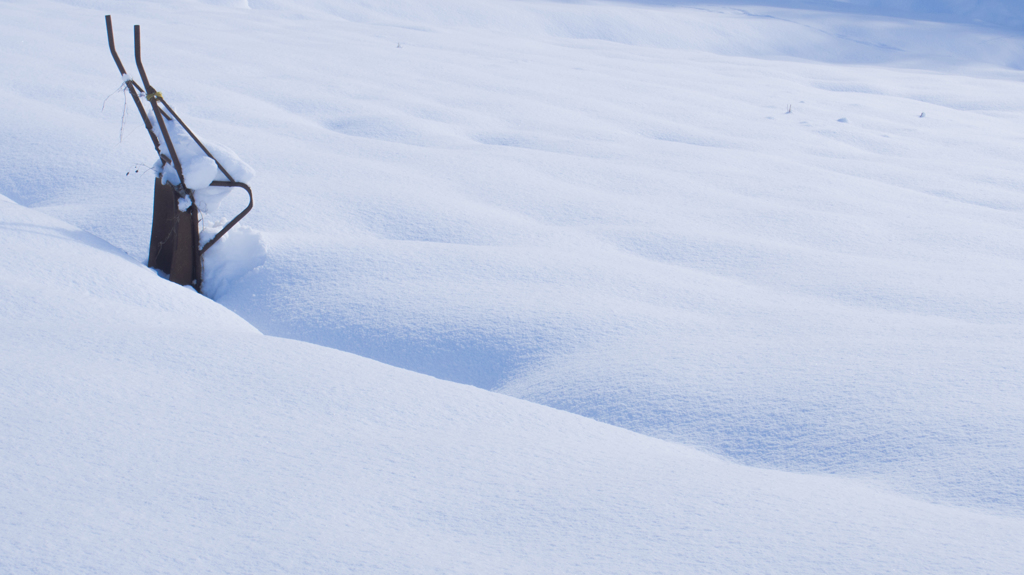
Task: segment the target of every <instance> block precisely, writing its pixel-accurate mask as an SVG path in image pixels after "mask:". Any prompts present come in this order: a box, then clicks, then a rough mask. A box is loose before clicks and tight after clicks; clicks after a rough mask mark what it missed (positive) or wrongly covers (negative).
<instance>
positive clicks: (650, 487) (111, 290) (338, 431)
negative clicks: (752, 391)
mask: <svg viewBox="0 0 1024 575" xmlns="http://www.w3.org/2000/svg"><path fill="white" fill-rule="evenodd" d="M0 245H3V246H4V249H3V250H0V270H3V273H2V274H0V294H2V297H0V314H2V317H3V318H4V326H3V330H2V331H0V351H2V353H0V381H2V382H3V385H2V386H0V461H2V465H0V572H3V573H88V572H103V573H140V572H175V573H181V572H188V573H253V572H258V573H339V572H358V573H367V572H381V573H540V572H544V573H569V572H587V573H679V572H688V573H736V572H752V571H757V572H773V571H777V572H787V573H820V572H823V571H824V572H882V571H898V572H906V573H911V572H920V573H934V572H941V571H947V572H953V571H969V572H972V573H1006V572H1009V571H1011V570H1012V569H1013V566H1014V565H1015V564H1019V560H1020V550H1019V548H1018V547H1017V546H1016V545H1015V544H1016V543H1017V542H1019V541H1020V540H1021V538H1022V537H1024V521H1021V520H1020V519H1010V518H1000V517H995V516H991V515H982V514H978V513H974V512H971V511H966V510H962V509H956V508H950V507H943V506H937V505H929V504H924V503H920V502H918V501H915V500H912V499H908V498H905V497H899V496H894V495H891V494H887V493H884V492H878V491H875V490H871V489H869V488H866V487H864V486H862V485H859V484H857V483H855V482H852V481H848V480H841V479H835V478H828V477H814V476H803V475H798V474H792V473H781V472H776V471H767V470H760V469H753V468H746V467H742V466H740V465H737V464H734V463H728V462H725V461H722V460H719V459H715V458H713V457H710V456H708V455H704V454H701V453H699V452H697V451H695V450H693V449H691V448H687V447H683V446H680V445H677V444H673V443H669V442H665V441H661V440H657V439H652V438H648V437H644V436H642V435H637V434H634V433H631V432H628V431H626V430H622V429H619V428H615V427H612V426H608V425H604V424H601V423H598V422H595V421H592V420H589V419H585V418H583V417H579V416H576V415H572V414H568V413H565V412H560V411H556V410H553V409H549V408H546V407H542V406H538V405H534V404H531V403H527V402H524V401H519V400H516V399H512V398H507V397H504V396H501V395H498V394H493V393H488V392H486V391H482V390H478V389H476V388H473V387H469V386H463V385H459V384H454V383H450V382H444V381H439V380H436V379H433V378H430V377H427V376H423V375H419V374H415V373H411V372H407V371H403V370H400V369H396V368H393V367H390V366H386V365H383V364H379V363H376V362H374V361H372V360H368V359H364V358H360V357H357V356H354V355H350V354H347V353H343V352H339V351H335V350H332V349H328V348H324V347H319V346H315V345H311V344H307V343H302V342H296V341H291V340H285V339H279V338H274V337H268V336H263V335H260V334H259V333H258V332H256V330H254V329H253V328H252V327H251V326H249V325H247V324H246V323H245V322H244V321H242V320H241V319H240V318H238V317H237V316H235V315H233V314H231V313H230V312H227V311H226V310H224V309H223V308H222V307H220V306H218V305H216V304H215V303H213V302H211V301H209V300H207V299H205V298H203V297H202V296H199V295H197V294H195V293H194V292H192V291H191V290H189V289H185V288H180V287H177V286H175V285H173V284H170V283H168V282H166V281H164V280H161V279H159V278H158V277H157V276H156V274H154V273H153V272H152V271H150V270H147V269H146V268H144V267H142V266H141V265H140V264H138V263H136V262H134V261H132V260H131V259H130V258H128V257H127V256H126V255H125V254H123V253H121V252H120V251H119V250H117V249H115V248H113V247H112V246H110V245H108V244H106V243H105V242H102V241H100V240H98V239H96V238H95V237H93V236H91V235H89V234H87V233H85V232H82V231H80V230H78V229H76V228H74V227H72V226H69V225H67V224H64V223H63V222H60V221H59V220H55V219H53V218H51V217H48V216H44V215H41V214H39V213H38V212H36V211H33V210H29V209H26V208H24V207H21V206H17V205H16V204H14V203H13V202H9V201H8V200H6V198H3V197H0Z"/></svg>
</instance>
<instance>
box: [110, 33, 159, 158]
mask: <svg viewBox="0 0 1024 575" xmlns="http://www.w3.org/2000/svg"><path fill="white" fill-rule="evenodd" d="M106 20H107V44H109V45H110V55H111V56H113V57H114V63H115V64H117V70H118V71H119V72H121V79H122V80H123V81H124V83H125V86H126V87H127V88H128V91H129V92H131V94H132V101H134V102H135V107H136V108H138V110H139V115H140V116H142V123H143V124H145V125H146V131H147V132H149V138H150V139H151V140H153V147H154V148H156V153H157V154H159V153H160V140H159V139H158V138H157V137H156V132H154V131H153V123H152V122H150V121H149V117H148V116H147V115H146V109H145V108H143V107H142V100H140V99H139V94H138V93H137V92H136V91H135V82H133V81H132V80H124V78H125V76H127V75H128V73H127V72H125V70H124V64H122V63H121V58H120V57H119V56H118V55H117V49H116V48H114V23H113V21H112V20H111V19H110V15H109V14H108V15H107V17H106Z"/></svg>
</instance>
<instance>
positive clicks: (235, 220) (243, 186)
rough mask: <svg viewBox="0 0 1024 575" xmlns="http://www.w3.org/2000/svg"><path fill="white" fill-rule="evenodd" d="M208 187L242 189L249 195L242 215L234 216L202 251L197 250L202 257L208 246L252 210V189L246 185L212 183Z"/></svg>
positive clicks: (238, 183) (240, 183)
mask: <svg viewBox="0 0 1024 575" xmlns="http://www.w3.org/2000/svg"><path fill="white" fill-rule="evenodd" d="M210 185H211V186H219V187H222V188H242V189H244V190H245V192H246V193H247V194H249V205H248V206H246V207H245V209H244V210H242V213H240V214H238V215H237V216H235V218H234V219H233V220H231V221H230V222H228V223H227V225H225V226H224V227H223V228H221V230H220V231H219V232H217V235H215V236H213V239H212V240H210V241H208V242H206V245H205V246H203V249H201V250H199V255H203V254H204V253H206V250H208V249H210V246H212V245H213V244H214V243H216V242H217V240H219V239H220V238H221V237H222V236H223V235H224V234H226V233H228V230H230V229H231V228H233V227H234V226H235V224H237V223H238V222H239V221H240V220H241V219H242V218H244V217H245V215H246V214H248V213H249V210H251V209H252V188H250V187H249V186H247V185H246V184H243V183H242V182H221V181H213V182H210Z"/></svg>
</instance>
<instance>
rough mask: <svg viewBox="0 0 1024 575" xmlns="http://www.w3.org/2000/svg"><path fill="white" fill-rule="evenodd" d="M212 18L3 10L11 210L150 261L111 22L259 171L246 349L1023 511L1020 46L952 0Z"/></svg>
mask: <svg viewBox="0 0 1024 575" xmlns="http://www.w3.org/2000/svg"><path fill="white" fill-rule="evenodd" d="M769 3H770V2H769ZM215 4H216V3H215ZM215 4H210V3H203V2H186V1H180V2H162V3H140V2H128V1H113V2H105V1H101V0H75V1H68V2H63V3H55V2H49V1H41V2H6V3H4V4H3V10H4V15H5V18H4V19H3V21H2V22H0V48H2V52H0V57H2V58H3V69H4V70H5V82H4V83H2V84H0V106H2V109H4V110H17V111H18V113H16V114H3V115H2V116H0V122H2V130H0V134H3V136H0V138H2V139H0V192H2V193H4V194H7V195H9V196H10V197H12V198H14V199H15V200H16V201H18V202H19V203H21V204H23V205H28V206H33V207H36V208H38V209H39V210H41V211H43V212H45V213H47V214H50V215H53V216H56V217H59V218H61V219H63V220H66V221H70V222H72V223H74V224H75V225H77V226H79V227H80V228H83V229H86V230H88V231H89V232H92V233H94V234H96V235H98V236H100V237H102V238H104V239H106V240H108V241H110V242H111V243H112V244H114V245H117V246H119V247H122V248H123V249H125V250H127V251H128V252H129V253H130V254H131V255H132V256H133V257H135V258H136V259H144V258H145V254H146V242H147V241H148V237H149V218H150V211H151V209H152V204H151V202H152V197H151V192H150V191H149V190H150V186H151V185H152V178H153V173H152V172H151V171H147V168H146V166H149V165H151V163H152V160H153V151H152V149H151V146H150V143H149V140H148V137H147V136H146V134H145V131H144V130H143V129H142V127H141V122H140V121H139V120H138V119H136V118H134V117H133V116H131V112H132V110H131V108H130V107H129V109H128V112H129V115H128V116H127V123H126V125H125V129H124V141H123V142H121V143H119V141H118V137H119V126H120V122H121V118H122V111H123V108H122V104H123V103H124V102H123V96H122V95H121V94H120V93H119V92H118V91H117V82H118V78H117V75H116V71H115V70H114V68H113V63H112V62H111V61H110V59H109V55H108V54H107V52H106V44H105V37H104V35H103V28H102V15H103V14H104V13H112V14H113V15H114V22H115V25H116V26H117V33H118V38H119V39H120V40H119V41H120V47H121V51H122V56H125V55H127V54H130V37H131V36H130V34H131V28H130V25H131V24H133V23H140V24H142V25H143V55H144V59H145V61H146V64H147V71H148V73H149V75H150V77H151V79H152V80H153V82H154V84H155V86H156V88H157V89H158V90H162V91H163V93H164V94H165V96H166V97H167V99H168V101H169V102H170V103H171V105H173V106H174V107H175V109H176V110H177V111H178V112H179V113H180V114H181V115H182V117H183V118H184V119H185V120H186V121H187V122H188V123H189V125H190V126H191V127H192V128H194V129H196V130H197V131H199V133H200V134H202V135H206V134H209V135H211V136H212V137H214V138H215V139H216V140H218V141H221V142H224V143H226V144H228V145H230V146H231V147H232V148H234V149H235V150H237V151H238V152H239V155H240V157H243V158H245V159H246V161H248V162H249V163H251V164H252V165H254V166H256V167H257V169H258V171H259V177H258V178H256V179H254V180H253V181H252V184H253V187H254V189H255V191H256V209H255V211H254V212H253V213H252V214H251V215H250V216H249V217H248V218H247V219H246V220H245V222H246V225H248V226H250V228H251V229H252V230H259V232H260V233H261V234H262V239H261V238H260V237H256V239H257V240H258V241H255V242H254V241H251V240H252V239H253V237H254V236H250V235H247V234H248V232H246V233H244V234H239V236H238V238H239V239H240V240H241V242H240V243H238V244H235V245H236V246H237V250H238V253H242V254H248V255H247V258H246V259H245V261H247V262H249V263H248V264H246V265H234V264H229V267H230V270H227V273H226V274H224V275H222V276H218V274H220V272H219V271H214V270H218V269H221V267H220V264H218V265H212V266H211V262H210V261H208V262H207V267H208V268H210V271H211V274H209V275H208V276H207V281H208V282H209V283H208V285H209V286H210V287H211V289H213V290H214V291H212V292H210V293H211V294H212V295H214V297H216V298H217V300H218V301H219V302H220V303H223V304H224V305H226V306H228V307H229V308H231V309H232V310H234V311H236V312H237V313H239V314H240V315H241V316H242V317H244V318H246V319H247V320H249V321H250V322H251V323H252V324H254V325H256V326H257V327H258V328H260V329H261V330H263V331H264V332H265V333H269V334H273V335H280V336H286V337H292V338H297V339H302V340H306V341H310V342H314V343H318V344H323V345H325V346H328V347H334V348H337V349H341V350H345V351H351V352H355V353H357V354H360V355H364V356H367V357H370V358H373V359H377V360H380V361H383V362H386V363H390V364H393V365H396V366H399V367H404V368H408V369H411V370H414V371H419V372H423V373H426V374H429V375H433V376H437V377H440V378H443V379H449V380H454V381H458V382H462V383H469V384H473V385H476V386H478V387H483V388H487V389H492V390H498V391H501V392H504V393H506V394H510V395H514V396H518V397H521V398H525V399H529V400H531V401H535V402H540V403H545V404H548V405H550V406H554V407H558V408H560V409H564V410H568V411H572V412H575V413H578V414H583V415H586V416H589V417H592V418H595V419H598V420H601V421H605V422H609V423H613V424H615V425H618V426H621V427H625V428H627V429H631V430H634V431H639V432H642V433H646V434H649V435H652V436H655V437H660V438H665V439H670V440H675V441H678V442H681V443H685V444H689V445H695V446H698V447H700V448H702V449H705V450H707V451H711V452H714V453H717V454H720V455H725V456H727V457H729V458H731V459H733V460H735V461H739V462H744V463H750V464H754V465H756V466H760V467H772V468H777V469H786V470H798V471H804V472H809V473H811V474H820V473H829V474H836V475H843V476H848V477H857V478H859V480H861V481H863V482H865V483H868V484H871V485H873V486H874V488H878V489H892V490H895V491H898V492H901V493H903V494H910V495H912V496H914V497H917V498H921V499H925V500H929V501H933V502H935V501H937V502H942V503H945V504H955V505H960V506H964V507H970V508H974V509H975V510H981V511H983V512H985V513H992V514H996V515H998V514H1003V515H1012V516H1020V515H1022V514H1024V483H1022V482H1024V467H1022V466H1024V463H1022V461H1024V441H1022V439H1024V420H1022V417H1024V416H1022V413H1024V411H1022V407H1024V387H1022V386H1021V385H1020V382H1021V381H1022V380H1024V364H1022V362H1024V358H1022V355H1021V354H1020V350H1021V349H1022V348H1024V345H1022V341H1024V328H1022V327H1021V326H1022V324H1021V320H1022V319H1024V299H1022V297H1024V296H1022V294H1024V290H1022V288H1024V279H1022V278H1024V263H1022V261H1021V255H1020V254H1021V253H1024V245H1022V244H1024V240H1022V234H1021V229H1022V227H1024V225H1022V223H1024V222H1022V217H1021V213H1022V208H1024V196H1022V190H1024V181H1022V177H1021V175H1020V174H1021V160H1020V158H1021V157H1024V156H1022V152H1024V146H1022V145H1021V142H1020V140H1019V134H1020V133H1022V128H1024V115H1022V111H1024V105H1022V103H1021V102H1022V100H1021V98H1020V93H1021V92H1020V85H1021V80H1024V74H1022V73H1021V72H1020V71H1019V69H1020V68H1021V67H1022V66H1024V42H1022V39H1021V36H1020V34H1019V32H1016V31H1014V29H1012V28H1007V27H999V26H992V25H990V26H988V27H972V26H969V25H966V24H965V23H969V22H970V21H971V20H973V19H975V18H980V16H978V14H979V13H977V12H971V11H970V10H960V9H961V8H965V7H966V6H967V5H966V4H963V3H956V2H935V3H929V6H932V7H934V10H930V12H929V14H923V13H921V12H911V11H904V12H898V13H897V12H894V11H893V10H896V8H891V7H895V6H897V5H898V6H902V7H903V8H899V10H904V9H906V10H910V9H918V10H920V9H921V7H922V6H924V4H922V3H913V4H911V3H892V4H887V5H883V4H881V3H867V2H855V3H849V4H850V6H852V7H853V8H856V9H858V10H860V12H861V13H859V14H857V15H852V14H849V13H843V12H837V11H834V10H831V9H832V8H837V7H839V6H837V4H836V3H831V2H828V3H825V2H822V3H820V4H816V6H818V7H821V8H828V9H830V10H828V11H802V10H796V9H794V7H798V6H796V4H795V3H783V2H778V3H777V4H785V5H784V6H781V7H780V6H742V7H730V6H724V5H712V6H704V5H700V6H698V5H692V6H690V5H677V4H678V3H674V2H665V3H661V4H660V5H655V4H658V3H656V2H652V3H649V4H645V3H630V2H615V3H612V2H609V3H562V2H540V1H522V2H513V1H500V0H492V1H473V2H468V1H461V0H450V1H447V2H431V1H420V2H412V1H396V2H388V3H384V4H376V3H375V4H372V5H371V4H370V3H365V2H355V1H334V2H323V1H315V0H310V1H308V2H297V1H296V2H290V1H286V0H260V1H257V0H253V1H252V2H250V3H249V7H250V8H251V9H248V10H241V9H234V8H233V7H231V6H227V5H226V4H216V5H215ZM885 6H890V8H891V9H890V8H886V7H885ZM978 6H981V7H983V8H985V9H986V10H988V12H986V14H988V15H989V16H991V15H992V14H996V13H997V8H998V9H1000V10H1002V11H1003V12H1005V13H1006V17H1005V18H1002V17H1001V20H1000V21H998V22H997V21H995V20H993V19H992V18H988V16H985V15H984V14H983V15H982V16H985V18H988V20H985V18H982V20H984V21H985V22H986V23H987V24H1008V25H1011V26H1012V25H1013V18H1014V17H1015V15H1016V16H1019V13H1020V7H1019V6H1018V5H1017V4H1016V3H1011V2H1005V3H1001V4H996V3H985V4H984V5H981V4H979V5H978ZM915 7H916V8H915ZM944 7H945V8H944ZM839 8H841V7H839ZM872 9H874V10H875V11H874V12H873V13H872V12H871V10H872ZM943 10H944V11H943ZM938 12H941V14H938ZM915 14H917V15H927V16H928V17H929V18H930V20H929V21H913V20H901V19H895V18H892V17H891V16H894V15H895V16H914V15H915ZM939 20H944V21H945V22H943V21H939ZM950 22H953V23H950ZM956 22H960V23H959V24H958V23H956ZM108 96H109V99H108ZM105 99H107V100H106V105H105V108H104V109H103V110H102V111H101V109H100V107H101V105H102V103H103V102H104V100H105ZM790 110H791V113H787V111H790ZM840 119H846V120H847V122H839V120H840ZM136 166H143V167H142V168H139V169H138V173H136V171H135V170H136V169H137V168H136ZM125 172H127V173H128V175H129V177H125ZM243 196H244V194H243V193H241V192H239V191H235V192H233V193H231V194H230V195H229V196H228V197H227V198H226V199H225V200H224V203H223V205H222V207H221V208H220V209H219V213H216V214H210V216H209V221H210V222H211V225H213V222H219V221H223V219H224V218H226V217H230V216H231V215H233V214H234V213H237V212H238V211H239V210H240V209H241V208H242V207H244V205H245V199H244V197H243ZM239 231H241V230H239ZM233 234H234V232H232V235H233ZM229 237H230V236H229ZM230 245H231V244H229V243H225V246H224V247H229V246H230ZM211 254H212V250H211ZM229 261H231V262H235V260H234V259H233V258H224V259H222V260H221V263H225V264H226V263H227V262H229ZM261 262H262V264H261ZM247 266H251V267H256V268H257V269H255V270H254V271H252V272H249V273H246V271H247ZM218 278H219V279H218ZM214 280H216V281H214ZM214 285H215V286H216V287H215V288H214V287H213V286H214ZM268 353H269V352H268ZM314 359H315V358H312V356H310V357H307V358H306V359H305V360H304V361H314ZM268 361H270V360H269V359H268ZM260 365H263V364H260ZM282 369H287V365H286V366H284V367H282ZM368 369H369V368H368ZM256 373H258V372H255V371H254V372H250V374H249V375H250V376H254V374H256ZM273 373H280V372H276V371H275V372H273ZM425 381H428V380H425V379H419V378H414V379H411V380H409V382H410V383H409V385H411V386H415V385H424V386H427V389H428V390H434V389H435V388H434V387H431V386H430V384H426V383H423V382H425ZM416 397H422V396H416ZM481 397H483V396H481ZM300 403H301V402H300ZM517 405H518V404H517ZM659 445H660V444H659ZM510 449H511V448H510ZM517 464H523V463H522V461H521V460H518V462H517ZM609 465H615V464H614V463H609ZM730 469H742V468H732V467H730ZM297 473H298V471H297ZM566 473H570V472H569V471H567V472H566ZM737 473H738V472H737ZM786 477H794V476H792V475H786ZM509 481H511V482H513V483H514V481H515V480H511V479H510V480H509ZM423 489H424V492H430V489H432V488H427V487H424V488H423ZM680 496H681V495H680ZM695 497H698V498H699V495H695ZM822 501H824V500H823V499H822V500H814V501H812V502H809V503H807V507H806V508H805V509H806V510H807V511H806V512H807V513H812V512H818V511H821V509H820V508H818V507H816V506H818V505H822V504H823V503H822ZM900 501H904V500H902V499H900ZM439 509H440V508H439ZM531 509H533V508H531ZM802 509H804V508H802ZM894 509H895V510H894V511H893V513H894V514H895V516H900V515H901V514H903V513H905V512H906V508H905V507H900V506H897V507H895V508H894ZM235 511H236V508H235V507H231V508H229V509H228V510H226V511H225V512H224V515H223V516H222V517H225V518H234V517H237V516H236V515H234V514H233V513H234V512H235ZM435 511H437V510H435ZM795 513H796V515H800V513H802V512H800V513H797V512H795ZM431 516H432V517H434V518H435V520H436V521H437V522H438V523H440V522H443V521H444V519H445V517H444V515H443V513H441V512H440V511H437V513H435V514H433V515H431ZM737 517H738V516H737ZM804 517H805V519H806V517H809V516H808V515H805V516H804ZM986 520H992V521H995V519H992V518H991V517H988V519H986ZM722 521H723V523H721V525H730V523H729V521H730V520H729V519H728V518H725V519H722ZM736 521H737V525H738V524H740V523H742V520H740V519H736ZM808 521H810V520H808ZM356 523H357V522H353V523H352V524H353V525H355V524H356ZM375 525H376V524H375ZM552 525H554V523H552ZM763 525H764V524H762V526H763ZM862 526H863V528H864V529H865V530H867V529H873V527H871V526H870V525H869V524H867V523H865V524H862ZM819 527H820V525H817V524H816V525H815V526H814V529H817V528H819ZM851 528H852V527H851ZM552 530H557V529H555V528H552ZM285 531H287V530H285ZM883 532H884V531H883ZM1011 532H1012V530H1011ZM865 533H866V531H865ZM964 533H965V534H967V538H966V539H965V541H968V542H970V541H973V539H971V534H974V533H975V531H973V530H971V529H967V528H965V529H964ZM977 533H982V534H984V533H987V531H986V530H985V529H980V530H977ZM1012 533H1015V532H1012ZM633 535H635V536H636V537H643V536H649V535H650V534H649V533H648V532H643V533H633ZM920 537H921V539H920V540H919V542H920V543H921V546H920V547H915V546H911V547H912V548H914V549H925V548H928V549H931V548H932V545H933V543H934V542H935V541H943V539H942V538H941V537H940V536H935V535H933V534H932V532H929V533H926V534H922V535H921V536H920ZM981 537H982V535H979V539H978V540H979V541H981V540H982V539H981ZM430 540H431V539H430V537H429V536H424V538H423V539H421V540H420V541H423V542H425V543H424V547H425V546H426V544H427V543H429V541H430ZM631 540H632V539H631ZM737 541H746V542H749V541H750V540H749V539H737ZM823 545H824V546H827V545H828V544H823ZM754 546H755V547H756V545H754ZM783 547H785V546H782V547H775V548H774V549H776V551H778V550H779V549H781V548H783ZM869 547H870V546H865V549H867V548H869ZM779 552H780V553H781V551H779ZM951 552H952V551H951ZM1006 552H1007V553H1012V550H1008V551H1006ZM684 554H685V553H684ZM693 556H697V557H703V556H704V555H702V554H701V553H696V554H695V555H693ZM659 557H661V559H659V561H661V560H664V557H663V556H661V555H659ZM759 557H760V556H759ZM936 557H937V559H936V561H937V562H938V563H939V564H941V563H942V562H943V561H947V557H948V556H947V555H945V554H939V555H937V556H936ZM1016 558H1017V559H1019V558H1020V556H1019V552H1018V555H1017V556H1016ZM733 559H735V558H733ZM665 561H668V560H665ZM737 561H738V560H737ZM954 563H955V562H954ZM954 563H949V564H950V565H954ZM1018 563H1019V561H1018ZM665 564H670V562H668V563H665ZM737 565H738V564H737V563H731V564H729V566H731V567H732V569H731V570H732V571H734V572H735V571H744V570H745V568H744V567H743V566H742V565H740V566H737ZM743 565H746V564H743ZM929 565H933V564H929ZM690 567H693V565H690ZM851 569H852V570H856V569H854V568H851ZM921 569H922V570H925V568H924V567H921ZM510 570H514V569H510ZM524 570H528V569H524ZM535 570H536V569H535ZM584 570H585V569H584ZM624 570H625V569H624ZM652 570H654V568H652ZM665 570H666V571H671V570H672V569H665ZM723 570H729V569H728V566H726V567H723ZM746 570H752V569H746ZM778 570H779V571H788V570H787V569H784V568H781V567H780V568H779V569H778ZM794 570H795V569H794ZM862 570H867V571H871V570H872V568H870V567H868V568H865V569H862ZM874 570H880V569H874ZM893 570H899V569H898V568H893ZM908 570H913V569H908ZM939 570H942V569H939ZM946 570H953V568H952V567H950V568H949V569H946Z"/></svg>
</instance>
